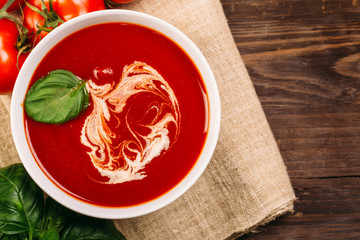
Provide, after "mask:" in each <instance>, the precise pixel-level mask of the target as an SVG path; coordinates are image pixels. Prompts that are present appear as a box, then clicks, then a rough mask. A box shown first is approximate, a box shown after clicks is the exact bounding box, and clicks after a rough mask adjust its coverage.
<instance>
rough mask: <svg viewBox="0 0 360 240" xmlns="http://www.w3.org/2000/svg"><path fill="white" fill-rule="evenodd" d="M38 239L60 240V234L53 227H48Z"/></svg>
mask: <svg viewBox="0 0 360 240" xmlns="http://www.w3.org/2000/svg"><path fill="white" fill-rule="evenodd" d="M39 240H60V235H59V233H58V232H57V231H56V230H55V229H49V230H47V231H46V232H44V234H43V235H42V236H41V237H40V238H39Z"/></svg>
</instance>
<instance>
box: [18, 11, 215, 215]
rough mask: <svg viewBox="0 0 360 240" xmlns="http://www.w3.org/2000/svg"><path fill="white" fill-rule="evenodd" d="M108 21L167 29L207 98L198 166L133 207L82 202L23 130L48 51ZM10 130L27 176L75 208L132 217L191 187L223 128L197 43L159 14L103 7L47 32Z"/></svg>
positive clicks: (24, 75) (21, 85) (26, 72)
mask: <svg viewBox="0 0 360 240" xmlns="http://www.w3.org/2000/svg"><path fill="white" fill-rule="evenodd" d="M107 22H126V23H134V24H139V25H143V26H146V27H148V28H151V29H155V30H157V31H159V32H161V33H163V34H164V35H165V36H167V37H168V38H170V39H172V40H173V41H174V42H176V43H177V44H179V45H180V46H181V47H182V48H183V49H184V50H185V52H187V54H188V55H189V56H190V58H191V59H192V60H193V62H194V63H195V65H196V66H197V68H198V70H199V72H200V74H201V76H202V78H203V81H204V84H205V86H206V89H207V93H208V98H209V116H210V117H209V131H208V135H207V138H206V142H205V145H204V147H203V150H202V152H201V154H200V157H199V159H198V160H197V162H196V163H195V166H194V167H193V168H192V169H191V171H190V172H189V173H188V174H187V176H186V177H185V178H184V179H183V180H182V181H181V182H180V183H179V184H178V185H176V186H175V187H174V188H173V189H171V190H170V191H169V192H167V193H166V194H164V195H162V196H161V197H159V198H156V199H155V200H152V201H150V202H146V203H144V204H141V205H136V206H130V207H119V208H113V207H111V208H109V207H101V206H96V205H92V204H89V203H86V202H84V201H80V200H78V199H77V198H75V197H72V196H70V195H69V194H67V193H65V192H64V191H63V190H61V189H60V188H58V187H57V186H56V185H55V184H54V183H53V182H52V181H50V180H49V178H48V177H47V176H46V175H45V174H44V172H43V171H42V170H41V169H40V168H39V166H38V164H37V163H36V160H35V159H34V157H33V155H32V153H31V151H30V149H29V145H28V142H27V138H26V135H25V128H24V109H23V102H24V99H25V96H26V92H27V89H28V86H29V82H30V80H31V78H32V75H33V73H34V71H35V69H36V67H37V66H38V64H39V63H40V61H41V60H42V59H43V57H44V56H45V55H46V54H47V52H48V51H49V50H50V49H51V48H52V47H53V46H55V45H56V44H57V43H58V42H59V41H61V40H62V39H64V38H65V37H66V36H68V35H69V34H71V33H73V32H76V31H78V30H80V29H83V28H85V27H88V26H92V25H96V24H99V23H107ZM11 128H12V134H13V138H14V142H15V146H16V149H17V151H18V154H19V156H20V159H21V161H22V163H23V165H24V167H25V168H26V170H27V171H28V173H29V175H30V176H31V177H32V178H33V179H34V181H35V182H36V183H37V184H38V185H39V186H40V188H41V189H42V190H43V191H44V192H46V193H47V194H48V195H49V196H51V197H52V198H53V199H55V200H56V201H57V202H59V203H60V204H62V205H64V206H66V207H68V208H69V209H72V210H74V211H76V212H79V213H82V214H85V215H88V216H92V217H98V218H107V219H121V218H131V217H136V216H140V215H143V214H147V213H150V212H153V211H155V210H158V209H160V208H162V207H164V206H165V205H167V204H169V203H171V202H172V201H174V200H175V199H177V198H178V197H180V196H181V195H182V194H183V193H184V192H185V191H187V190H188V189H189V188H190V187H191V186H192V185H193V184H194V183H195V182H196V180H197V179H198V178H199V177H200V175H201V174H202V172H203V171H204V170H205V168H206V166H207V165H208V163H209V161H210V159H211V157H212V154H213V152H214V149H215V146H216V143H217V139H218V135H219V129H220V98H219V93H218V88H217V85H216V81H215V78H214V75H213V73H212V71H211V69H210V66H209V64H208V62H207V61H206V59H205V58H204V56H203V55H202V54H201V52H200V50H199V49H198V48H197V47H196V46H195V44H194V43H193V42H192V41H191V40H190V39H189V38H188V37H186V36H185V35H184V34H183V33H182V32H181V31H179V30H178V29H177V28H175V27H174V26H172V25H170V24H168V23H166V22H164V21H163V20H160V19H158V18H156V17H153V16H150V15H147V14H144V13H139V12H135V11H129V10H103V11H98V12H92V13H88V14H85V15H82V16H79V17H77V18H74V19H72V20H70V21H68V22H66V23H64V24H63V25H61V26H60V27H58V28H56V29H55V30H54V31H52V32H51V33H50V34H48V35H47V36H46V37H45V38H44V39H43V40H41V42H40V43H39V44H38V45H37V46H36V47H35V48H34V50H33V51H32V52H31V54H30V55H29V56H28V58H27V60H26V61H25V63H24V65H23V66H22V68H21V71H20V73H19V75H18V78H17V81H16V84H15V87H14V90H13V94H12V100H11Z"/></svg>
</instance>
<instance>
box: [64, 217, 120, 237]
mask: <svg viewBox="0 0 360 240" xmlns="http://www.w3.org/2000/svg"><path fill="white" fill-rule="evenodd" d="M60 235H61V240H78V239H81V240H126V238H125V237H124V235H122V233H121V232H119V231H118V230H117V229H116V227H115V225H114V222H113V221H112V220H105V219H97V218H91V217H87V216H83V215H78V216H76V217H75V218H73V220H72V222H71V223H70V224H69V225H68V226H67V227H66V228H64V230H63V231H62V232H61V234H60Z"/></svg>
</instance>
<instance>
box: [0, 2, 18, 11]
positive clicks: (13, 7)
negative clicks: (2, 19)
mask: <svg viewBox="0 0 360 240" xmlns="http://www.w3.org/2000/svg"><path fill="white" fill-rule="evenodd" d="M6 2H7V0H0V8H2V7H3V6H4V5H5V3H6ZM20 5H21V6H24V0H16V1H15V2H14V3H13V4H11V5H10V7H9V8H8V9H7V11H8V12H12V11H16V10H19V8H20Z"/></svg>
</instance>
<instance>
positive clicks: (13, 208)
mask: <svg viewBox="0 0 360 240" xmlns="http://www.w3.org/2000/svg"><path fill="white" fill-rule="evenodd" d="M0 193H1V194H0V232H1V233H3V234H4V235H15V234H22V233H28V234H29V238H31V236H32V234H33V232H34V229H35V227H36V225H37V224H38V222H39V221H40V219H41V217H42V214H43V209H44V197H43V192H42V190H41V189H40V188H39V187H38V186H37V185H36V183H35V182H34V181H33V180H32V179H31V178H30V176H29V175H28V174H27V172H26V171H25V169H24V167H23V166H22V165H21V164H14V165H10V166H8V167H5V168H1V169H0ZM4 238H5V239H11V236H6V237H5V236H4Z"/></svg>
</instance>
